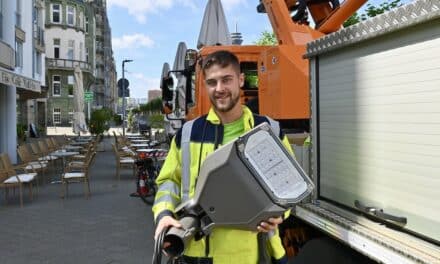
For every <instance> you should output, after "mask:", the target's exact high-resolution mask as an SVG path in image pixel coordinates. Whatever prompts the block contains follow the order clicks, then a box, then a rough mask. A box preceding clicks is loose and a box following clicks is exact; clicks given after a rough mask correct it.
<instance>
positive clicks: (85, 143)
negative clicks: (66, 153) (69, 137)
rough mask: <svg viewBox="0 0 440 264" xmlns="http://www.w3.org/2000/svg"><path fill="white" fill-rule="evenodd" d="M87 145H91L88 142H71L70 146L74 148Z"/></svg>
mask: <svg viewBox="0 0 440 264" xmlns="http://www.w3.org/2000/svg"><path fill="white" fill-rule="evenodd" d="M87 144H89V142H86V141H77V142H70V145H73V146H82V145H87Z"/></svg>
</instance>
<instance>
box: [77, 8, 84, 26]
mask: <svg viewBox="0 0 440 264" xmlns="http://www.w3.org/2000/svg"><path fill="white" fill-rule="evenodd" d="M78 18H79V20H78V24H79V25H78V27H80V28H84V22H83V21H84V13H83V12H82V11H80V12H79V17H78Z"/></svg>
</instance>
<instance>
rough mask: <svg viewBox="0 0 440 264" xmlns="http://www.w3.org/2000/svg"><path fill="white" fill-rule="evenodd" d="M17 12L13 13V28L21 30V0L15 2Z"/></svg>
mask: <svg viewBox="0 0 440 264" xmlns="http://www.w3.org/2000/svg"><path fill="white" fill-rule="evenodd" d="M16 3H17V10H16V11H15V26H16V27H18V28H21V0H17V2H16Z"/></svg>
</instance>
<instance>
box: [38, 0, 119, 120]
mask: <svg viewBox="0 0 440 264" xmlns="http://www.w3.org/2000/svg"><path fill="white" fill-rule="evenodd" d="M46 10H47V15H46V67H47V80H48V87H49V89H48V91H49V92H48V103H47V125H48V126H70V125H71V124H72V119H73V84H74V74H73V72H74V67H75V66H76V65H78V66H79V67H80V69H81V71H82V73H83V87H84V91H90V92H93V94H94V96H93V98H94V100H93V101H92V102H91V103H90V104H86V109H84V111H86V112H89V111H88V110H89V109H87V108H90V110H93V109H97V108H102V107H107V108H110V109H113V110H116V107H115V106H116V103H117V100H116V98H117V93H116V92H117V90H116V67H115V63H114V59H113V50H112V45H111V29H110V26H109V22H108V18H107V6H106V1H105V0H84V1H83V0H49V1H46Z"/></svg>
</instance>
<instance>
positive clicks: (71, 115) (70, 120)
mask: <svg viewBox="0 0 440 264" xmlns="http://www.w3.org/2000/svg"><path fill="white" fill-rule="evenodd" d="M73 113H74V112H73V110H72V109H70V111H69V124H72V123H73Z"/></svg>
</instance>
